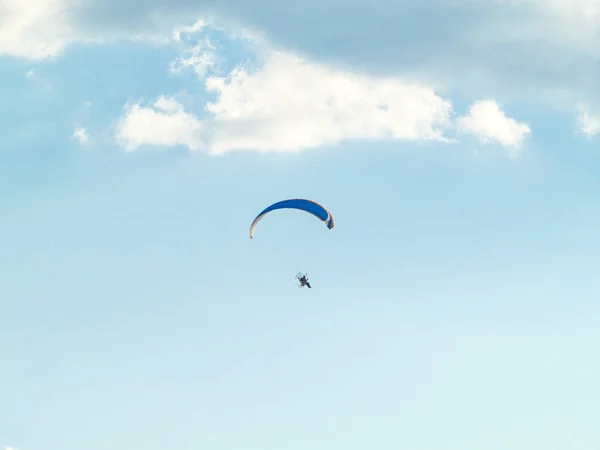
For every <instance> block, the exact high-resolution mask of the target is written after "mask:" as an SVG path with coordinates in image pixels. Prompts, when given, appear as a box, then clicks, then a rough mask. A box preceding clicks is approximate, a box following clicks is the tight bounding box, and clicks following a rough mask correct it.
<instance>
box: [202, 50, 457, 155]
mask: <svg viewBox="0 0 600 450" xmlns="http://www.w3.org/2000/svg"><path fill="white" fill-rule="evenodd" d="M206 87H207V89H208V90H209V91H213V92H216V93H217V94H218V98H217V100H216V101H215V102H214V103H209V104H208V106H207V110H208V112H209V113H211V114H212V118H211V125H212V127H213V130H212V131H213V141H212V145H211V148H212V151H214V152H226V151H230V150H242V149H259V150H275V151H294V150H300V149H303V148H310V147H317V146H322V145H331V144H337V143H339V142H341V141H344V140H350V139H395V140H437V141H440V140H445V139H446V138H445V137H444V133H443V130H444V128H445V127H447V126H448V125H449V124H450V119H451V113H452V107H451V103H450V102H449V101H448V100H445V99H443V98H441V97H439V96H438V95H436V94H435V92H434V91H433V89H431V88H430V87H428V86H424V85H421V84H418V83H414V82H409V81H406V80H402V79H400V78H395V77H389V78H372V77H367V76H364V75H358V74H352V73H347V72H343V71H341V70H335V69H333V68H331V67H328V66H326V65H320V64H316V63H311V62H309V61H307V60H304V59H302V58H299V57H297V56H295V55H292V54H289V53H282V52H270V54H269V56H268V57H267V59H266V62H265V64H264V66H263V67H262V68H261V69H260V70H258V71H255V72H252V73H250V72H248V71H246V70H244V69H242V68H237V69H235V70H233V71H232V72H231V73H230V74H229V76H227V77H210V78H208V79H207V80H206Z"/></svg>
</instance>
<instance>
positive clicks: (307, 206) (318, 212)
mask: <svg viewBox="0 0 600 450" xmlns="http://www.w3.org/2000/svg"><path fill="white" fill-rule="evenodd" d="M276 209H299V210H301V211H306V212H307V213H310V214H312V215H313V216H315V217H317V218H318V219H320V220H321V221H322V222H323V223H325V225H327V228H329V229H330V230H331V229H332V228H333V226H334V220H333V216H332V215H331V212H330V211H329V210H328V209H327V208H325V207H324V206H322V205H319V204H318V203H317V202H314V201H312V200H306V199H302V198H293V199H289V200H283V201H280V202H277V203H273V204H272V205H271V206H269V207H267V208H265V209H264V210H262V211H261V212H260V214H259V215H258V216H256V219H254V222H252V225H250V239H252V238H253V237H254V229H255V228H256V225H257V224H258V222H260V221H261V220H262V218H263V217H264V216H265V215H266V214H268V213H270V212H271V211H275V210H276Z"/></svg>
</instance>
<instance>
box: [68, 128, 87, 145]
mask: <svg viewBox="0 0 600 450" xmlns="http://www.w3.org/2000/svg"><path fill="white" fill-rule="evenodd" d="M71 139H73V140H75V141H77V142H79V144H80V145H85V144H87V142H88V141H89V140H90V135H89V133H88V131H87V130H86V129H85V128H77V129H76V130H75V131H73V134H72V135H71Z"/></svg>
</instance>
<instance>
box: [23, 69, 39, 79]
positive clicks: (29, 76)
mask: <svg viewBox="0 0 600 450" xmlns="http://www.w3.org/2000/svg"><path fill="white" fill-rule="evenodd" d="M25 78H27V79H28V80H31V81H35V80H36V79H37V74H36V73H35V70H33V69H31V70H28V71H27V73H26V74H25Z"/></svg>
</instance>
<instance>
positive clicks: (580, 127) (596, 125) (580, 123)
mask: <svg viewBox="0 0 600 450" xmlns="http://www.w3.org/2000/svg"><path fill="white" fill-rule="evenodd" d="M577 131H579V132H580V133H583V134H585V135H586V136H587V137H588V139H590V138H592V137H594V136H595V135H596V134H598V133H599V132H600V115H593V114H590V113H589V112H588V111H582V112H581V113H580V114H579V116H577Z"/></svg>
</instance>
